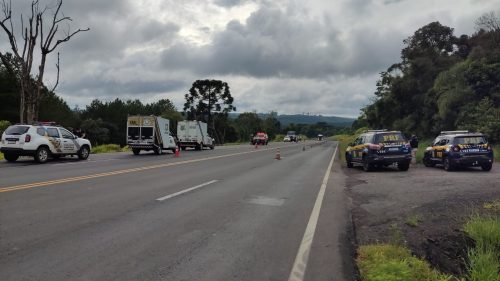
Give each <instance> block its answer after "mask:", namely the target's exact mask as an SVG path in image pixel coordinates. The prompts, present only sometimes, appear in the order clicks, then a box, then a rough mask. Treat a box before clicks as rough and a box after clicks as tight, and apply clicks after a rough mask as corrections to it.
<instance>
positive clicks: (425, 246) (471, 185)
mask: <svg viewBox="0 0 500 281" xmlns="http://www.w3.org/2000/svg"><path fill="white" fill-rule="evenodd" d="M494 168H496V169H497V170H500V169H499V168H500V167H499V166H498V164H497V166H495V167H494ZM343 170H344V173H345V174H346V175H347V178H346V183H345V185H346V189H347V192H348V195H349V196H350V197H351V199H352V203H353V204H352V210H351V213H352V219H353V225H354V229H355V238H356V239H355V240H356V242H357V243H358V245H365V244H373V243H388V242H400V243H404V244H406V245H407V246H408V247H409V248H410V249H411V251H412V252H413V253H414V254H415V255H416V256H418V257H420V258H424V259H426V260H427V261H429V263H430V264H431V265H432V266H433V267H434V268H436V269H438V270H440V271H441V272H443V273H447V274H453V275H455V276H463V274H464V272H465V270H466V262H467V250H468V249H469V248H472V247H474V241H473V240H472V239H470V238H469V237H467V235H466V234H465V233H464V232H463V231H462V229H463V225H464V223H465V221H466V220H467V218H468V217H469V216H470V215H471V214H472V213H473V212H481V213H491V212H496V211H490V210H486V209H484V208H483V204H484V203H485V202H491V201H492V200H495V199H499V198H500V184H499V183H500V174H499V173H498V172H491V173H486V172H477V171H474V170H471V171H467V170H466V171H460V172H455V173H447V172H444V171H442V170H441V169H432V168H425V167H423V166H421V165H416V166H412V168H411V169H410V171H409V172H407V173H405V172H400V173H390V172H386V171H384V170H382V171H376V172H373V173H365V172H363V171H361V170H360V169H356V168H355V169H348V168H343ZM416 217H418V218H419V219H418V220H414V221H415V222H416V223H415V224H414V225H412V224H411V223H409V221H411V218H416ZM396 240H399V241H396Z"/></svg>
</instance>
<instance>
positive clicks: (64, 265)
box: [0, 142, 353, 281]
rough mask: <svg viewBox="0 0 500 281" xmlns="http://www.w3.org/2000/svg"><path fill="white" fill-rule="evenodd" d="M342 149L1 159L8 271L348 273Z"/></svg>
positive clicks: (2, 250)
mask: <svg viewBox="0 0 500 281" xmlns="http://www.w3.org/2000/svg"><path fill="white" fill-rule="evenodd" d="M278 146H280V155H281V160H276V159H275V156H276V153H277V147H278ZM304 149H305V150H304ZM335 151H336V144H335V143H333V142H321V143H320V142H308V143H306V144H304V143H299V144H294V143H292V144H289V143H287V144H283V143H281V144H271V145H269V146H261V147H259V148H258V149H255V148H254V147H252V146H250V145H241V146H227V147H217V148H216V149H215V150H213V151H211V150H204V151H185V152H184V151H182V152H181V156H180V157H179V158H174V155H173V154H172V153H168V154H164V155H161V156H157V155H154V154H152V153H143V154H141V155H139V156H134V155H132V153H112V154H102V155H91V157H90V158H89V159H88V160H87V161H77V160H76V159H75V158H71V157H68V158H67V159H64V160H57V161H50V162H49V163H47V164H43V165H39V164H35V163H34V162H33V160H31V159H21V160H19V161H18V162H16V163H7V162H5V161H1V162H0V280H3V281H7V280H51V281H53V280H93V281H94V280H186V281H188V280H189V281H195V280H213V281H223V280H249V281H250V280H251V281H256V280H258V281H264V280H277V281H278V280H279V281H281V280H297V281H301V280H351V278H352V272H353V270H352V260H351V259H352V256H351V253H352V252H351V251H352V248H351V246H350V244H349V239H348V237H349V236H350V235H349V226H350V223H348V221H349V214H348V200H347V199H346V196H345V193H344V191H343V189H344V182H345V177H344V175H343V173H342V172H341V169H340V166H339V163H338V160H337V159H335V161H333V160H334V155H335ZM313 238H314V239H313Z"/></svg>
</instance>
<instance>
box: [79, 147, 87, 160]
mask: <svg viewBox="0 0 500 281" xmlns="http://www.w3.org/2000/svg"><path fill="white" fill-rule="evenodd" d="M89 154H90V149H89V147H88V146H86V145H84V146H82V147H81V148H80V150H78V159H80V160H87V158H89Z"/></svg>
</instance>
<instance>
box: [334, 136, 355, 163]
mask: <svg viewBox="0 0 500 281" xmlns="http://www.w3.org/2000/svg"><path fill="white" fill-rule="evenodd" d="M355 139H356V136H355V135H336V136H333V137H331V138H330V140H333V141H338V142H339V151H338V154H339V157H340V160H341V162H343V163H345V150H346V148H347V147H348V146H349V144H350V143H352V142H353V141H354V140H355Z"/></svg>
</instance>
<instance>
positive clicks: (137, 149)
mask: <svg viewBox="0 0 500 281" xmlns="http://www.w3.org/2000/svg"><path fill="white" fill-rule="evenodd" d="M132 153H134V155H139V153H141V150H140V149H139V148H132Z"/></svg>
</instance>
